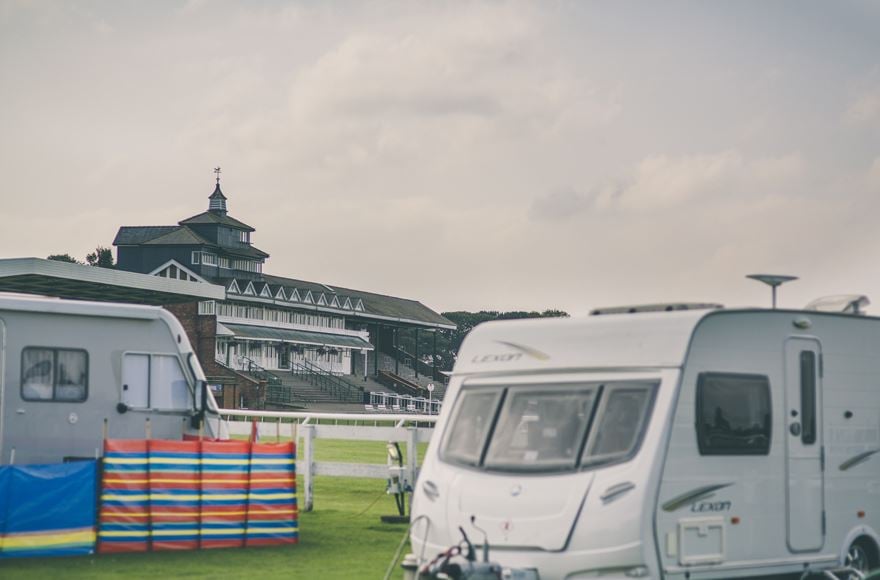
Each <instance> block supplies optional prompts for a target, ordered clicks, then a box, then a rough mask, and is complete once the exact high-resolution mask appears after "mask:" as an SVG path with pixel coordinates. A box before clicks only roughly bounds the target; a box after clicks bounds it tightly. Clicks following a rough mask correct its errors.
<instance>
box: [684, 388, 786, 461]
mask: <svg viewBox="0 0 880 580" xmlns="http://www.w3.org/2000/svg"><path fill="white" fill-rule="evenodd" d="M770 428H771V414H770V382H769V381H768V380H767V377H765V376H761V375H740V374H721V373H702V374H700V376H699V378H698V379H697V443H698V445H699V448H700V455H767V454H768V453H770Z"/></svg>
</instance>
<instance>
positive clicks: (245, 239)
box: [238, 232, 251, 244]
mask: <svg viewBox="0 0 880 580" xmlns="http://www.w3.org/2000/svg"><path fill="white" fill-rule="evenodd" d="M238 241H239V242H241V243H242V244H250V243H251V233H250V232H238Z"/></svg>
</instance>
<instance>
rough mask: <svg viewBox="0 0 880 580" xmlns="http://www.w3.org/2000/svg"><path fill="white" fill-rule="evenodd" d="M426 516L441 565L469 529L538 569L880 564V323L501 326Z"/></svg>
mask: <svg viewBox="0 0 880 580" xmlns="http://www.w3.org/2000/svg"><path fill="white" fill-rule="evenodd" d="M412 515H413V518H414V525H413V530H412V534H411V540H412V544H413V551H414V552H415V554H416V555H420V556H421V558H422V561H423V562H424V561H425V560H427V559H430V558H431V557H433V556H434V555H436V554H437V553H438V552H440V551H441V550H443V549H445V548H447V547H448V546H450V545H452V544H455V543H457V542H458V541H459V539H460V537H461V536H460V532H459V527H461V528H463V529H465V530H466V531H467V532H468V534H469V535H471V537H472V538H474V539H475V540H477V541H478V542H479V541H482V538H483V537H484V536H483V533H485V538H486V539H487V541H486V542H485V543H487V544H488V545H489V547H490V558H491V560H493V561H495V562H499V563H500V564H501V565H502V566H505V567H509V568H512V569H517V570H520V571H525V572H520V573H521V574H524V575H522V576H521V577H523V578H525V577H532V578H540V579H541V580H550V579H557V578H559V579H562V578H566V579H580V578H583V579H586V578H604V579H612V578H617V579H624V578H638V577H644V578H671V579H681V580H684V579H692V580H697V579H709V578H716V579H717V578H746V577H754V576H760V575H770V574H783V573H803V572H804V571H808V570H812V571H821V570H834V569H840V568H844V567H849V568H851V569H855V570H861V571H866V570H868V569H870V568H874V567H877V566H878V555H880V550H878V546H880V536H878V532H880V319H877V318H873V317H867V316H854V315H846V314H829V313H820V312H811V311H787V310H754V309H750V310H724V309H701V310H685V311H673V312H635V313H621V314H605V315H599V316H591V317H586V318H581V319H552V320H551V319H541V320H525V321H505V322H495V323H488V324H484V325H481V326H479V327H478V328H476V329H475V330H474V331H473V332H471V334H469V335H468V337H467V338H466V339H465V341H464V343H463V345H462V347H461V350H460V352H459V356H458V360H457V362H456V366H455V369H454V372H453V377H452V380H451V382H450V386H449V389H448V391H447V395H446V399H445V403H444V408H443V411H442V413H441V417H440V419H439V421H438V423H437V427H436V434H435V436H434V438H433V439H432V441H431V443H430V446H429V448H428V451H427V455H426V457H425V460H424V464H423V468H422V471H421V474H420V476H419V479H418V482H417V485H416V489H415V494H414V500H413V510H412ZM416 520H418V521H416ZM481 530H482V531H481ZM854 577H858V575H856V576H854Z"/></svg>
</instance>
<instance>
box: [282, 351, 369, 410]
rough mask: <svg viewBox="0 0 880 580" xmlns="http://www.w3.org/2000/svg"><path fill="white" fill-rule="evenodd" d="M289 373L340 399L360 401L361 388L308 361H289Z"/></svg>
mask: <svg viewBox="0 0 880 580" xmlns="http://www.w3.org/2000/svg"><path fill="white" fill-rule="evenodd" d="M290 374H292V375H295V376H300V377H303V378H304V379H305V380H307V381H309V382H310V383H312V384H313V385H315V386H316V387H318V388H319V389H321V390H322V391H324V392H325V393H328V394H330V395H332V396H333V397H334V398H336V399H339V400H340V401H348V402H360V401H361V400H362V398H361V397H362V396H361V393H362V390H361V389H360V387H356V386H355V385H352V384H351V383H349V382H348V381H346V380H345V379H342V378H340V377H337V376H336V375H334V374H331V373H330V372H329V371H326V370H324V369H322V368H321V367H318V366H315V365H313V364H311V363H310V362H308V361H305V362H304V363H295V362H292V361H291V363H290Z"/></svg>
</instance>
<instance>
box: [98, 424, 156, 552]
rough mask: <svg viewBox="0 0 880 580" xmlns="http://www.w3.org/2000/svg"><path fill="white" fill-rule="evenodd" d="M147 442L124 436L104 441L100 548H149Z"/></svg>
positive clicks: (122, 550) (99, 527)
mask: <svg viewBox="0 0 880 580" xmlns="http://www.w3.org/2000/svg"><path fill="white" fill-rule="evenodd" d="M147 444H148V442H147V441H143V440H123V439H114V440H108V441H105V442H104V476H103V479H102V481H101V501H100V505H101V510H100V515H99V516H98V552H101V553H110V552H146V551H147V550H149V548H150V480H149V471H148V467H149V463H148V456H147V449H148V447H147Z"/></svg>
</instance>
